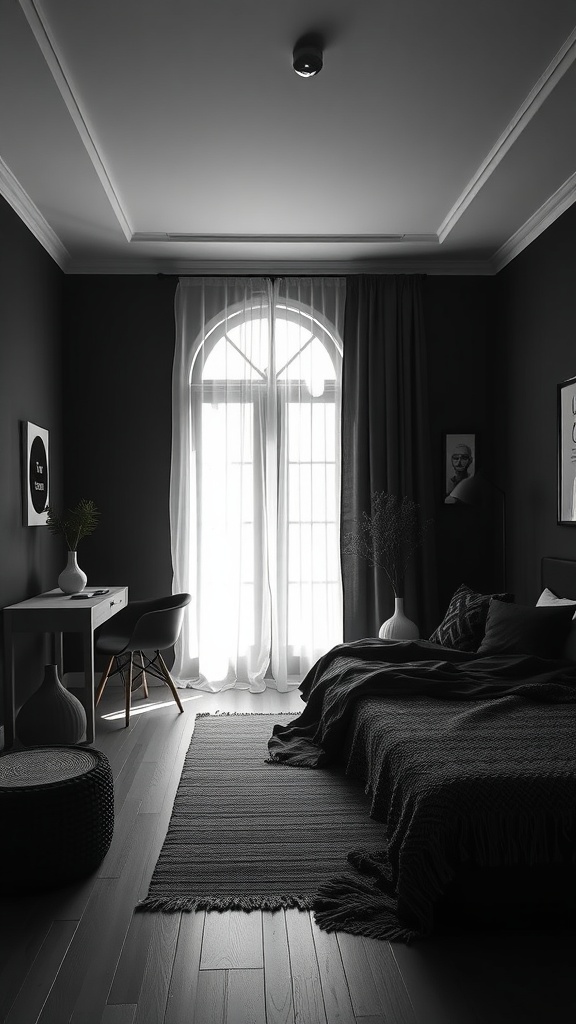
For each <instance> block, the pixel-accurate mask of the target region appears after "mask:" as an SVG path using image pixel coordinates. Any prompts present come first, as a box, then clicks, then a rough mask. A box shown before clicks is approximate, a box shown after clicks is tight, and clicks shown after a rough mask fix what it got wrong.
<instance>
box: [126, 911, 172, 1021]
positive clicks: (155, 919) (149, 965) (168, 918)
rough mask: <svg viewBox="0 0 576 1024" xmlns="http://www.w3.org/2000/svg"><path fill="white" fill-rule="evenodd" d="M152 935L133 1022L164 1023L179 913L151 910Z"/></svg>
mask: <svg viewBox="0 0 576 1024" xmlns="http://www.w3.org/2000/svg"><path fill="white" fill-rule="evenodd" d="M151 917H152V939H151V942H150V946H149V948H148V959H147V961H146V967H145V969H144V978H143V982H142V988H141V990H140V995H139V998H138V1009H137V1010H136V1018H135V1024H163V1022H164V1015H165V1012H166V1003H167V1001H168V988H169V985H170V979H171V977H172V967H173V964H174V957H175V954H176V943H177V940H178V931H179V928H180V915H179V914H152V915H151Z"/></svg>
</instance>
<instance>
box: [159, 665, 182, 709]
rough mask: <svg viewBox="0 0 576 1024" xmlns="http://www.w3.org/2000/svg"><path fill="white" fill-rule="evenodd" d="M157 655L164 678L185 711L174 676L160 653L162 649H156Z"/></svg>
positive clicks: (178, 703)
mask: <svg viewBox="0 0 576 1024" xmlns="http://www.w3.org/2000/svg"><path fill="white" fill-rule="evenodd" d="M156 657H157V658H158V661H159V663H160V668H161V669H162V674H163V676H164V679H165V680H166V683H167V685H168V686H169V687H170V689H171V690H172V696H173V697H174V700H175V701H176V703H177V705H178V707H179V708H180V711H182V712H184V708H183V707H182V704H181V703H180V697H179V696H178V691H177V689H176V687H175V686H174V681H173V679H172V676H171V675H170V673H169V671H168V669H167V667H166V662H165V661H164V658H163V657H162V655H161V654H160V651H156Z"/></svg>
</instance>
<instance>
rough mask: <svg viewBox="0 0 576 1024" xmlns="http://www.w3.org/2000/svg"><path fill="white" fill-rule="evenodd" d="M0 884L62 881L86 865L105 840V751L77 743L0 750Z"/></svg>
mask: <svg viewBox="0 0 576 1024" xmlns="http://www.w3.org/2000/svg"><path fill="white" fill-rule="evenodd" d="M0 830H1V831H0V891H1V892H3V893H8V894H9V893H12V892H22V891H24V890H25V891H26V892H30V891H34V890H36V891H37V890H44V889H52V888H56V887H58V886H62V885H66V884H67V883H68V882H72V881H74V880H76V879H78V878H82V877H84V876H85V875H88V874H90V872H91V871H94V870H95V869H96V868H97V867H98V865H99V864H100V862H101V861H102V859H103V857H104V855H105V854H106V852H107V850H108V848H109V846H110V843H111V841H112V834H113V832H114V785H113V781H112V771H111V768H110V764H109V762H108V758H107V757H106V756H105V754H103V753H102V752H101V751H100V750H94V749H93V748H92V747H83V746H57V747H56V746H54V747H28V748H27V749H26V750H14V751H8V752H7V753H5V754H2V755H1V756H0Z"/></svg>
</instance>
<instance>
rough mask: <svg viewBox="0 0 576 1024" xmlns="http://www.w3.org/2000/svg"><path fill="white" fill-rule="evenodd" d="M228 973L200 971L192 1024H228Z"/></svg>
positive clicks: (191, 1018) (191, 1019)
mask: <svg viewBox="0 0 576 1024" xmlns="http://www.w3.org/2000/svg"><path fill="white" fill-rule="evenodd" d="M227 999H228V971H200V972H199V974H198V990H197V993H196V1006H195V1009H194V1016H193V1017H190V1024H208V1022H210V1024H226V1004H227Z"/></svg>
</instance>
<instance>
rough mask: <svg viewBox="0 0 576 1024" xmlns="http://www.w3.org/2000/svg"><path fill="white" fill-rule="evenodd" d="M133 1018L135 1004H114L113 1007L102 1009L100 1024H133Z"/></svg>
mask: <svg viewBox="0 0 576 1024" xmlns="http://www.w3.org/2000/svg"><path fill="white" fill-rule="evenodd" d="M135 1016H136V1005H135V1004H133V1005H132V1006H130V1005H129V1004H127V1003H116V1004H115V1005H114V1006H105V1007H104V1013H103V1014H102V1020H101V1024H134V1017H135Z"/></svg>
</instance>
